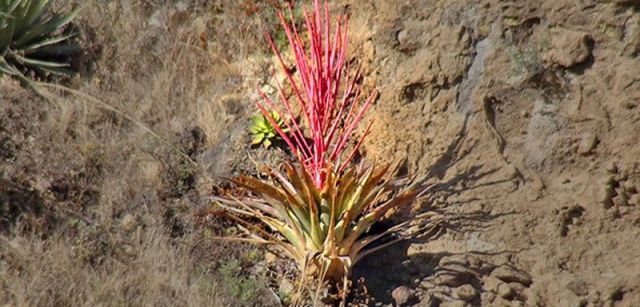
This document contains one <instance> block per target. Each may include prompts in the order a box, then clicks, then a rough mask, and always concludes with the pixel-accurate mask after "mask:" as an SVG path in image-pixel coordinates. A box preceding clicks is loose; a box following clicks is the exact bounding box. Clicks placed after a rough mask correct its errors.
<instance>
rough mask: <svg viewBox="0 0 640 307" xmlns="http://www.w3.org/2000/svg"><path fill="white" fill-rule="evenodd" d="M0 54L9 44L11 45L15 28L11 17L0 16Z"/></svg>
mask: <svg viewBox="0 0 640 307" xmlns="http://www.w3.org/2000/svg"><path fill="white" fill-rule="evenodd" d="M0 22H2V23H1V24H0V56H1V55H3V54H4V53H5V52H6V51H7V49H9V46H10V45H11V40H12V39H13V33H14V30H15V25H16V23H15V21H14V19H13V18H6V19H3V18H0Z"/></svg>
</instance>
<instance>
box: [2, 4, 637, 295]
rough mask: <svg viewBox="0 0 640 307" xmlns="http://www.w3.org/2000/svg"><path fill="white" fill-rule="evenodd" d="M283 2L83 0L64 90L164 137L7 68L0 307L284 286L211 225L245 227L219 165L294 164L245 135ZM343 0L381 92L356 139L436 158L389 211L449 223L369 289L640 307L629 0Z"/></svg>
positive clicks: (379, 272)
mask: <svg viewBox="0 0 640 307" xmlns="http://www.w3.org/2000/svg"><path fill="white" fill-rule="evenodd" d="M62 2H64V1H62ZM68 2H73V1H68ZM273 3H277V2H276V1H265V2H260V1H250V0H247V1H238V2H237V3H236V2H234V3H233V4H230V3H227V2H226V1H178V2H175V3H174V2H172V3H164V2H162V1H142V0H140V1H131V2H130V3H129V2H126V1H123V2H121V3H116V2H113V3H110V4H108V5H104V4H103V3H101V2H96V1H92V2H91V5H88V6H87V9H86V10H85V11H84V12H85V13H84V15H83V16H82V17H81V18H80V20H79V21H78V24H79V27H80V28H81V29H82V39H83V40H84V42H85V43H86V44H88V45H87V47H89V48H88V51H87V55H86V56H87V59H85V60H86V61H87V62H95V63H94V66H91V67H86V68H85V70H83V72H82V74H81V75H80V76H79V77H77V78H75V79H73V80H72V81H71V82H70V84H69V85H70V86H71V87H73V88H76V89H78V90H80V91H82V92H85V93H88V94H91V95H93V96H95V97H98V98H99V99H101V100H102V101H103V102H105V103H108V104H110V105H113V106H115V107H117V108H118V109H119V110H121V111H123V113H124V114H128V116H129V117H130V118H132V119H134V120H135V121H137V122H138V123H142V124H143V126H145V127H148V128H151V129H152V130H153V131H155V132H156V133H158V135H159V136H160V137H161V138H162V139H163V140H160V139H158V138H156V137H154V136H151V135H149V133H148V132H147V131H146V130H145V129H144V128H143V127H142V126H140V125H138V124H136V123H135V122H132V121H131V120H128V119H126V118H123V117H122V116H121V114H117V113H114V112H108V111H104V110H102V109H101V108H99V107H97V106H96V103H95V102H90V101H89V100H86V99H84V98H79V97H76V96H74V95H69V94H62V93H54V94H56V95H57V96H56V97H58V98H57V100H56V103H55V104H48V103H45V102H44V101H41V100H39V99H37V98H36V97H34V96H33V95H31V94H30V93H28V92H26V91H24V90H21V89H19V87H18V86H17V84H15V83H13V82H11V81H10V80H8V79H6V78H5V79H3V80H0V83H1V84H0V112H1V113H0V120H1V121H0V158H1V159H2V160H1V161H2V162H0V305H1V304H8V305H95V304H99V303H105V302H108V304H112V305H118V304H120V305H154V306H173V305H191V306H202V305H207V304H210V305H229V306H237V305H258V306H274V305H277V304H278V302H280V301H284V302H286V296H287V289H285V288H286V287H284V282H282V280H283V279H281V276H275V277H274V276H273V272H274V270H272V269H273V268H274V267H275V266H279V265H282V263H280V262H278V261H275V260H273V259H272V258H273V257H272V256H273V254H270V253H265V251H264V250H263V249H258V248H256V247H252V246H246V245H237V244H236V245H233V244H227V243H221V242H217V241H213V240H211V238H210V237H211V235H212V234H213V235H228V234H231V235H232V234H234V231H237V229H235V228H234V227H233V225H232V224H229V222H227V221H223V220H221V219H220V218H219V216H218V215H217V213H216V212H209V211H207V210H208V209H209V208H210V202H209V201H208V200H207V196H208V195H210V194H212V193H215V192H216V190H215V189H213V185H212V182H211V179H212V178H214V180H215V177H216V176H229V175H234V174H239V173H255V167H254V165H253V163H252V162H251V160H252V159H254V160H258V161H261V162H266V163H272V164H273V163H276V161H280V160H282V159H286V152H285V151H284V150H282V148H279V147H277V146H274V147H272V148H271V149H269V150H265V149H263V148H260V147H254V148H249V142H250V137H249V135H248V134H247V132H246V131H247V127H248V125H249V121H248V117H249V116H250V115H251V114H252V113H253V111H254V106H253V100H255V99H257V95H256V90H255V86H256V84H258V85H260V86H264V85H265V84H268V83H269V82H270V81H271V79H270V78H271V77H270V76H271V74H270V72H271V71H273V70H274V67H273V66H272V63H273V62H272V60H273V58H272V57H271V56H270V55H269V53H268V50H266V49H265V48H263V47H264V46H263V44H262V43H261V40H260V39H261V33H262V31H272V30H273V29H274V24H275V19H274V18H273V7H274V5H275V4H273ZM331 5H332V9H333V10H335V11H336V12H338V11H346V12H347V13H349V15H350V18H351V19H350V35H351V36H350V43H351V50H350V51H351V54H352V55H353V57H354V59H356V60H357V61H359V62H361V63H362V64H363V72H364V76H365V78H364V80H363V82H364V84H365V87H366V88H367V89H372V88H374V87H375V88H377V89H378V90H379V92H380V97H379V99H378V100H377V101H376V103H375V105H374V106H373V108H372V109H371V112H370V113H369V114H368V117H367V118H366V119H367V120H375V123H374V125H373V128H372V133H371V135H370V136H369V138H368V139H367V141H366V142H365V145H364V147H363V152H362V155H363V156H364V157H365V158H366V159H370V160H376V161H391V160H395V159H400V158H406V165H405V167H404V168H405V171H406V172H407V173H410V174H421V175H422V174H429V180H428V181H427V183H428V184H429V185H430V188H429V189H430V193H428V195H427V197H426V199H424V200H423V201H421V202H420V203H417V204H415V206H414V207H412V208H409V209H408V210H407V211H406V212H403V214H401V215H400V217H399V218H398V219H401V220H402V219H406V218H415V217H416V216H422V215H421V213H424V212H436V213H438V214H439V215H440V216H441V217H442V220H441V221H440V222H439V223H438V224H437V226H438V228H437V229H438V230H439V231H437V232H434V233H428V234H423V235H421V236H418V237H416V238H414V239H413V240H408V241H405V242H402V243H399V244H398V245H394V246H392V247H390V248H388V249H387V250H384V251H381V252H379V253H377V254H375V255H372V256H370V257H369V258H368V259H366V260H365V261H364V262H363V263H361V264H360V265H359V266H358V267H356V272H355V275H356V276H355V277H356V278H360V277H364V279H365V285H366V287H367V288H368V291H369V295H370V298H369V302H370V304H372V305H376V304H379V305H394V304H395V305H418V306H438V305H441V306H638V305H640V257H638V255H640V247H639V246H638V244H637V242H638V237H640V194H639V192H640V133H638V131H640V106H639V104H640V60H639V59H638V55H639V53H640V11H639V10H640V5H639V4H637V1H622V0H611V1H586V0H583V1H563V0H539V1H515V0H514V1H508V0H487V1H460V0H442V1H430V0H407V1H388V0H374V1H360V0H338V1H333V2H331ZM165 141H166V142H168V143H169V144H170V146H167V144H165V143H164V142H165ZM176 149H179V150H181V151H182V152H184V153H186V154H187V156H188V157H189V159H193V160H195V161H196V162H197V163H198V165H199V166H198V167H196V166H193V165H191V164H190V163H189V162H185V159H184V157H183V156H181V155H179V154H177V153H176ZM282 271H283V270H280V271H277V270H275V272H282ZM274 280H276V281H279V283H277V284H275V285H274V284H273V281H274ZM151 281H153V282H151ZM270 283H271V284H270ZM289 292H290V290H289ZM276 295H279V296H280V297H279V298H278V296H276ZM365 300H366V299H363V301H365ZM108 304H107V305H108Z"/></svg>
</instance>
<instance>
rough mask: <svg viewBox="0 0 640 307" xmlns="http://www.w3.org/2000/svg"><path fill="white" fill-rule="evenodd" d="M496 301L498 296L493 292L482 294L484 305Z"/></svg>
mask: <svg viewBox="0 0 640 307" xmlns="http://www.w3.org/2000/svg"><path fill="white" fill-rule="evenodd" d="M495 299H496V295H495V293H493V292H482V293H481V294H480V301H482V302H483V303H484V304H487V303H493V301H494V300H495Z"/></svg>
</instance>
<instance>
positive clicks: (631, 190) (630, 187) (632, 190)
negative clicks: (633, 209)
mask: <svg viewBox="0 0 640 307" xmlns="http://www.w3.org/2000/svg"><path fill="white" fill-rule="evenodd" d="M622 188H623V191H625V192H626V193H627V194H638V188H637V187H636V183H635V182H631V181H625V183H624V184H623V185H622Z"/></svg>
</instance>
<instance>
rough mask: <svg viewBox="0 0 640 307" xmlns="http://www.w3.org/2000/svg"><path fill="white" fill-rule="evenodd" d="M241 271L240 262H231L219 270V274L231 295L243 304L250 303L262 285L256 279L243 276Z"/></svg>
mask: <svg viewBox="0 0 640 307" xmlns="http://www.w3.org/2000/svg"><path fill="white" fill-rule="evenodd" d="M241 270H242V268H241V266H240V262H239V261H238V260H231V261H229V262H227V263H224V264H222V265H221V266H220V267H219V268H218V274H220V276H221V277H222V282H223V284H224V285H225V288H226V290H227V291H228V292H229V294H231V295H232V296H233V297H235V298H236V299H238V300H240V301H242V302H249V301H251V300H252V299H253V298H254V297H256V295H257V294H258V290H259V287H260V285H259V283H258V281H257V280H256V279H254V278H251V277H244V276H242V275H241V274H240V273H241Z"/></svg>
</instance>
